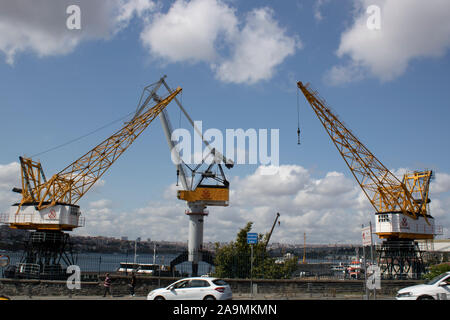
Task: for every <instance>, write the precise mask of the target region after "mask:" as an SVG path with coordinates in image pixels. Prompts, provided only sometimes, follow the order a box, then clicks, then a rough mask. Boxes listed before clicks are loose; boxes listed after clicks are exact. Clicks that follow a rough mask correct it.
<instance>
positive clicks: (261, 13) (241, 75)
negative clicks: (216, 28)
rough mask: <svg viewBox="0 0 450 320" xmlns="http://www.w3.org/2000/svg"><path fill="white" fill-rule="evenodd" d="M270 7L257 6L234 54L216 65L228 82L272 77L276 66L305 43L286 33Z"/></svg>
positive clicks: (235, 46) (242, 32)
mask: <svg viewBox="0 0 450 320" xmlns="http://www.w3.org/2000/svg"><path fill="white" fill-rule="evenodd" d="M273 16H274V12H273V10H272V9H269V8H261V9H254V10H253V11H251V12H250V13H249V14H248V15H247V18H246V23H245V26H244V28H243V29H242V31H241V32H240V33H239V34H238V35H237V36H236V40H235V43H234V45H233V55H232V56H231V57H230V58H228V59H225V61H223V62H221V63H220V64H219V66H218V67H216V76H217V77H218V78H219V79H220V80H222V81H224V82H233V83H249V84H253V83H255V82H258V81H261V80H268V79H270V78H271V77H272V76H273V74H274V72H275V68H276V67H277V66H278V65H280V64H281V63H282V62H283V61H284V60H285V59H286V58H287V57H288V56H290V55H293V54H294V53H295V50H296V49H297V48H300V47H301V42H300V40H298V39H296V38H293V37H289V36H287V35H286V32H285V30H284V29H282V28H281V27H280V26H279V25H278V23H277V21H275V19H274V18H273Z"/></svg>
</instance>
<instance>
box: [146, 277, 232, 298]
mask: <svg viewBox="0 0 450 320" xmlns="http://www.w3.org/2000/svg"><path fill="white" fill-rule="evenodd" d="M231 299H232V293H231V288H230V285H229V284H228V283H226V282H225V281H223V280H222V279H218V278H211V277H194V278H185V279H181V280H178V281H176V282H174V283H172V284H171V285H170V286H168V287H167V288H160V289H155V290H153V291H151V292H150V293H149V294H148V296H147V300H231Z"/></svg>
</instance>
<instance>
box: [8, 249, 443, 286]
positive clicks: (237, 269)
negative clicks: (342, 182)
mask: <svg viewBox="0 0 450 320" xmlns="http://www.w3.org/2000/svg"><path fill="white" fill-rule="evenodd" d="M0 255H4V256H8V257H9V266H7V267H6V266H3V267H0V276H2V277H8V271H11V270H13V269H15V270H16V271H17V270H19V269H20V267H21V266H22V269H23V270H25V269H26V268H29V269H30V268H32V266H24V265H23V262H24V261H23V252H2V253H0ZM177 257H178V255H177V254H173V253H168V254H165V253H158V254H155V255H152V254H139V253H137V254H136V255H134V252H133V254H123V253H121V254H111V253H107V254H106V253H77V254H74V255H73V262H74V264H75V265H77V266H78V267H79V268H80V270H81V272H82V274H83V275H84V278H85V279H91V278H95V277H97V276H99V275H102V276H103V275H104V274H105V273H111V274H128V273H131V272H132V271H137V273H138V274H143V275H144V274H147V275H154V276H167V277H184V276H191V275H192V264H191V263H190V262H188V261H185V262H182V263H180V264H177V265H175V266H174V268H170V265H171V262H172V261H173V260H174V259H176V258H177ZM377 257H378V252H377V254H376V255H375V260H376V261H375V262H376V263H377V264H378V265H379V266H380V267H381V269H382V270H384V271H385V269H386V268H385V265H386V262H385V261H383V260H379V259H377ZM250 260H251V256H250V255H247V254H244V255H239V256H237V255H234V256H232V258H230V259H229V260H227V261H225V262H224V264H222V265H219V266H217V267H216V266H213V265H211V264H208V263H206V262H203V261H200V262H199V264H198V275H218V274H219V275H220V276H221V277H225V278H236V279H248V278H250V277H252V278H255V279H258V278H259V279H331V280H343V279H348V280H352V279H364V261H365V262H366V265H369V264H370V257H369V256H368V253H367V252H366V260H364V257H363V256H350V255H339V254H333V255H329V254H328V255H324V254H323V253H315V252H310V253H307V255H306V256H305V258H304V257H303V256H300V257H299V256H295V255H292V254H287V255H282V256H279V257H276V256H272V257H268V256H264V257H261V256H254V257H253V263H251V261H250ZM445 260H448V254H445V253H438V252H433V254H430V253H425V254H423V261H424V270H423V271H425V272H426V270H427V266H429V265H431V264H436V263H440V262H442V261H445ZM289 261H291V262H290V267H287V264H288V263H289ZM292 261H295V263H294V264H293V263H292ZM392 264H393V263H391V265H392ZM61 265H62V269H63V270H65V268H66V267H67V265H65V263H64V262H63V261H61ZM126 265H128V267H125V266H126ZM133 265H134V266H133ZM151 265H158V266H162V267H161V268H159V269H155V270H153V271H152V270H151V268H152V267H151ZM121 266H122V269H121ZM251 266H253V268H251ZM383 267H384V269H383ZM394 267H395V266H394ZM41 269H42V268H41ZM33 270H34V269H33ZM394 271H395V272H397V273H398V270H394ZM402 272H403V273H404V274H402V277H392V276H391V277H389V276H387V275H386V274H383V273H382V275H381V276H382V279H417V278H420V276H417V274H414V272H415V269H414V268H413V267H412V266H411V267H409V266H408V265H404V266H403V270H402ZM34 273H35V276H36V277H39V276H38V275H39V271H36V270H34Z"/></svg>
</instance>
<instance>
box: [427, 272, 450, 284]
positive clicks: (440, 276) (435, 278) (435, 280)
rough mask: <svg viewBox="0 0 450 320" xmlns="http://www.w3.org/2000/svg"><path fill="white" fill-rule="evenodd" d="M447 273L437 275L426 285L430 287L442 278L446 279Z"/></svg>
mask: <svg viewBox="0 0 450 320" xmlns="http://www.w3.org/2000/svg"><path fill="white" fill-rule="evenodd" d="M446 276H447V273H443V274H441V275H438V276H437V277H434V278H433V279H431V280H430V281H429V282H428V283H427V284H429V285H432V284H435V283H437V282H439V281H440V280H441V279H442V278H444V277H446Z"/></svg>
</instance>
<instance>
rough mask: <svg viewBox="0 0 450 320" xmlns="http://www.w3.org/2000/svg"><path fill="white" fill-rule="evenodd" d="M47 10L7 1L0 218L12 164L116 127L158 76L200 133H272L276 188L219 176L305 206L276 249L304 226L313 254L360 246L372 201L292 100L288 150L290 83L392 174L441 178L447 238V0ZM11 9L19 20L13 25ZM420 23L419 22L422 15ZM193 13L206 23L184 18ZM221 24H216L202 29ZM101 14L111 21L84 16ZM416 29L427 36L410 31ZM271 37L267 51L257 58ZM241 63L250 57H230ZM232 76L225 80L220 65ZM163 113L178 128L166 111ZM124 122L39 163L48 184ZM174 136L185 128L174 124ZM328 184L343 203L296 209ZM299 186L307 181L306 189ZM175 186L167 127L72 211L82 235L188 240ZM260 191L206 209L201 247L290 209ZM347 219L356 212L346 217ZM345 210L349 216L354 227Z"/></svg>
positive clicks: (240, 175) (156, 126)
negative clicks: (168, 229)
mask: <svg viewBox="0 0 450 320" xmlns="http://www.w3.org/2000/svg"><path fill="white" fill-rule="evenodd" d="M40 1H41V2H42V3H41V7H42V8H46V10H39V9H30V8H29V7H27V1H24V2H14V4H11V3H10V2H8V1H0V30H1V31H2V32H0V106H1V107H0V119H1V125H0V136H2V137H3V138H2V139H1V140H0V147H1V150H2V151H1V152H0V165H2V167H0V169H1V170H0V180H1V179H3V181H0V186H2V189H1V191H0V192H2V193H3V194H2V196H0V204H1V206H2V207H1V208H0V211H6V210H8V206H9V204H10V203H9V202H8V201H10V200H11V199H12V198H11V197H12V196H13V195H9V194H8V195H6V193H7V192H9V189H10V188H9V186H6V185H7V183H9V182H11V181H14V179H15V178H14V177H13V175H15V174H17V173H18V172H17V166H8V165H10V164H11V163H14V162H17V161H18V157H19V156H20V155H27V156H31V155H33V154H37V153H40V152H42V151H44V150H47V149H49V148H52V147H55V146H57V145H60V144H62V143H65V142H67V141H69V140H71V139H74V138H77V137H79V136H82V135H84V134H86V133H88V132H91V131H92V130H95V129H97V128H99V127H101V126H103V125H105V124H107V123H110V122H112V121H114V120H117V119H119V118H120V117H122V116H124V115H126V114H128V113H129V112H131V111H133V110H134V109H135V108H136V106H137V103H138V99H139V96H140V94H141V91H142V89H143V87H144V86H146V85H148V84H150V83H153V82H155V81H157V80H158V79H159V78H160V77H161V76H162V75H164V74H166V75H167V76H168V83H169V84H170V85H171V86H173V87H176V86H181V87H182V88H183V94H182V101H183V104H184V105H185V107H186V108H187V109H188V111H189V113H190V115H191V116H192V118H193V119H195V120H202V121H203V128H204V129H207V128H217V129H220V130H225V129H237V128H243V129H244V130H246V129H249V128H255V129H279V130H280V144H279V146H280V164H281V165H282V166H286V168H285V169H286V176H280V177H278V178H274V179H275V180H274V181H278V182H279V183H280V184H277V183H275V182H274V181H272V180H260V179H259V178H261V177H258V174H257V167H258V165H242V166H237V167H236V168H234V169H233V170H231V171H228V170H227V172H226V173H227V175H228V178H229V179H230V181H232V185H231V188H232V189H233V182H235V185H236V186H237V190H243V189H241V188H243V186H249V187H250V188H256V190H257V188H258V187H259V185H252V184H251V183H252V182H254V183H262V184H266V185H270V184H271V183H273V184H274V186H279V185H281V186H282V187H281V189H282V190H286V193H285V194H283V196H286V197H288V198H289V197H290V198H289V199H288V198H286V199H288V200H286V201H287V202H286V203H285V204H286V205H287V204H292V206H293V207H295V206H298V208H292V209H291V210H289V209H286V213H285V223H284V226H285V228H284V230H283V228H281V229H280V231H279V235H278V238H276V237H275V236H276V235H275V234H274V241H289V242H302V234H303V232H304V231H305V230H306V232H309V233H311V234H316V235H315V236H311V241H312V242H316V243H334V242H337V241H339V242H353V243H358V241H359V238H360V233H359V228H360V225H361V222H362V223H367V222H368V221H369V219H373V215H372V214H371V212H372V210H371V208H370V206H368V203H366V205H367V206H366V207H364V209H362V208H360V207H358V204H357V200H356V199H357V198H358V197H359V196H360V194H359V193H358V192H357V191H359V190H358V189H357V188H356V187H357V186H356V184H355V182H354V181H353V178H352V176H351V174H350V171H349V170H348V169H347V167H346V166H345V163H344V161H343V160H342V158H341V157H340V155H339V154H338V152H337V150H336V149H335V147H334V146H333V145H332V143H331V141H330V139H329V137H328V136H327V134H326V132H325V130H324V129H323V127H322V126H321V124H320V122H319V121H318V119H317V118H316V116H315V115H314V113H313V112H312V110H311V108H310V107H309V105H307V104H306V101H305V99H304V97H303V96H302V95H301V94H299V101H300V124H301V130H302V137H301V139H302V144H301V146H298V145H297V135H296V130H297V90H296V81H303V82H311V84H312V85H313V86H314V87H315V88H316V89H318V90H319V92H320V93H321V95H322V96H323V97H324V98H325V99H326V100H327V102H328V104H329V105H330V106H332V108H333V110H334V111H335V112H336V113H337V114H338V115H339V116H340V118H341V119H342V120H343V121H344V122H345V123H346V124H347V125H348V127H349V128H350V129H351V130H352V131H353V132H354V133H355V134H356V135H357V136H358V137H359V138H360V139H361V141H362V142H363V143H365V144H366V146H367V147H368V148H369V149H370V150H371V151H372V152H373V153H374V154H375V155H376V156H377V157H378V158H379V159H380V160H381V161H382V162H383V163H384V164H385V165H386V166H387V167H388V168H390V169H392V170H394V171H395V170H401V169H402V168H403V169H409V170H416V169H417V170H420V169H426V168H429V169H433V170H435V172H436V173H437V174H440V176H439V177H438V178H437V179H436V181H435V183H436V184H439V185H438V186H437V187H436V188H435V190H437V191H438V192H437V193H436V198H437V199H438V201H437V204H436V205H435V208H434V207H432V209H435V210H436V215H435V216H436V217H437V218H438V219H439V221H437V224H440V225H444V227H445V228H446V230H448V228H449V227H450V219H449V218H448V213H447V211H446V204H450V194H449V191H450V182H449V181H450V176H449V174H450V162H449V161H448V160H449V155H450V154H449V148H448V142H447V140H448V138H450V130H449V127H448V125H447V119H448V118H449V115H450V114H449V113H450V108H449V107H450V105H449V101H450V90H448V88H449V84H450V73H449V70H450V56H449V52H448V48H449V47H450V40H449V39H450V34H449V32H448V30H449V28H448V26H449V22H448V19H443V18H442V15H441V14H440V12H441V11H445V10H443V9H445V8H446V9H447V12H448V9H449V7H448V4H447V3H446V2H445V1H444V2H443V1H439V0H434V2H436V3H435V7H434V8H435V9H434V10H433V9H431V8H428V9H426V10H424V9H423V8H422V7H423V6H424V5H423V4H422V3H421V2H420V1H410V2H405V1H398V2H394V1H392V0H390V1H371V2H370V1H365V0H346V1H333V0H328V1H326V0H322V1H313V0H305V1H300V0H298V1H282V2H280V1H237V0H236V1H231V0H230V1H218V0H193V1H180V0H178V1H164V2H153V1H149V0H141V1H138V0H133V1H131V0H129V1H125V0H124V1H119V0H117V1H110V2H108V4H105V3H106V2H102V1H92V2H89V1H80V0H79V1H61V2H58V4H56V2H55V1H50V0H46V1H44V0H40ZM29 3H31V2H30V1H29V2H28V4H29ZM69 4H78V5H79V6H80V8H81V13H82V16H81V17H82V20H81V22H82V25H81V30H67V28H66V25H65V19H66V18H67V14H65V12H64V9H65V8H66V7H67V6H68V5H69ZM369 4H377V5H379V6H380V7H381V13H382V14H381V29H380V30H378V31H372V30H364V28H361V21H365V19H367V17H368V15H367V14H366V13H365V10H364V8H366V7H367V6H368V5H369ZM402 6H403V7H402ZM38 7H39V6H38ZM431 7H433V6H431ZM2 8H3V10H2ZM27 8H28V9H29V10H27ZM177 8H178V11H177ZM206 9H207V10H206ZM10 10H11V12H12V10H13V11H14V12H15V14H14V15H8V13H9V11H10ZM61 10H63V11H62V13H61ZM127 10H128V11H127ZM202 10H205V11H202ZM44 11H45V12H44ZM417 12H423V17H422V16H421V18H420V19H417V18H416V17H417V16H416V15H417ZM197 14H198V17H200V18H197V19H192V20H189V18H190V17H191V18H192V17H193V16H195V15H197ZM215 14H216V15H217V18H216V19H204V20H205V21H203V18H202V17H204V16H205V15H210V16H211V17H214V15H215ZM96 15H97V16H102V17H107V18H108V19H106V20H101V19H97V20H96V19H94V18H92V17H95V16H96ZM392 16H395V17H396V18H395V19H393V18H392ZM176 17H178V18H180V17H182V18H183V19H187V20H188V21H187V22H186V23H187V25H189V26H190V27H191V28H192V30H190V29H189V28H187V27H186V25H183V24H182V23H181V25H175V26H173V25H172V27H173V28H172V29H171V28H168V27H167V26H169V24H167V23H168V21H172V22H173V21H180V20H170V18H176ZM53 18H54V21H53V20H52V19H53ZM441 18H442V20H439V19H441ZM14 19H16V20H14ZM196 23H197V24H198V25H197V24H196ZM233 23H234V24H233ZM409 24H410V25H409ZM424 26H425V27H424ZM59 28H61V30H59ZM196 28H197V29H196ZM424 28H425V29H426V30H425V31H427V32H429V33H426V34H422V33H421V32H416V30H418V29H420V30H423V29H424ZM161 30H164V31H163V32H162V31H161ZM445 30H447V31H445ZM6 31H9V32H8V33H6ZM175 31H176V32H175ZM190 31H193V32H190ZM183 32H186V34H183ZM370 32H372V34H371V33H370ZM373 32H378V34H377V35H376V36H373ZM427 35H433V36H427ZM177 37H179V38H177ZM258 37H260V38H258ZM177 39H180V40H179V41H178V40H177ZM267 39H269V40H273V41H269V43H268V44H267V46H265V47H264V46H263V43H264V41H265V40H267ZM259 40H261V41H259ZM263 40H264V41H263ZM252 41H255V44H256V45H251V44H253V43H252ZM46 42H47V43H46ZM259 44H261V48H258V45H259ZM191 45H193V47H192V48H190V46H191ZM188 48H190V49H189V50H188ZM424 48H425V49H424ZM208 50H209V51H211V52H209V51H208ZM270 50H272V51H271V55H270V57H269V58H267V57H264V56H263V57H261V60H258V59H259V58H258V57H259V54H260V53H261V52H262V51H270ZM208 52H209V53H208ZM236 53H246V54H247V55H248V57H250V58H249V59H248V61H245V59H244V58H242V56H245V55H239V58H240V59H236V57H238V55H237V54H236ZM253 55H254V57H255V58H254V59H253V58H252V57H253ZM245 57H247V56H245ZM264 59H266V60H264ZM238 60H239V61H238ZM254 60H257V61H258V62H259V63H255V64H253V62H254ZM274 61H275V62H274ZM237 62H239V63H240V64H237ZM225 66H227V67H229V68H230V69H221V67H223V68H224V67H225ZM236 66H238V67H236ZM270 66H272V67H270ZM224 70H225V71H227V70H231V72H228V73H226V72H224ZM168 110H169V113H170V115H171V117H172V122H173V123H174V126H175V127H178V124H179V123H180V122H179V112H178V110H177V108H176V106H175V104H171V105H169V107H168ZM120 124H121V123H120V122H119V123H116V124H115V125H112V126H109V127H107V128H105V129H103V130H101V131H99V132H97V133H95V134H93V135H90V136H88V137H86V138H84V139H82V140H80V141H78V142H76V143H73V144H70V145H69V146H66V147H63V148H60V149H57V150H54V151H52V152H48V153H46V154H42V155H40V156H39V157H38V159H40V160H41V162H42V165H43V167H44V170H45V172H46V174H47V176H49V175H51V174H53V173H56V172H58V171H59V170H61V169H62V168H64V167H65V166H67V165H68V164H70V163H71V162H72V161H74V160H75V159H77V158H78V157H79V156H81V155H82V154H84V153H85V152H87V151H88V150H90V149H91V148H92V147H93V146H95V145H96V144H97V143H99V142H101V141H102V140H103V139H104V138H106V137H108V136H109V135H110V134H111V133H113V132H114V131H115V130H117V129H118V128H119V127H120ZM181 125H182V126H184V127H185V126H187V125H188V124H187V122H186V121H185V120H184V119H182V120H181ZM333 172H334V173H337V176H338V177H339V179H338V180H337V181H336V185H335V190H336V191H333V190H331V191H330V192H331V193H332V194H333V195H341V196H342V195H345V194H346V193H345V192H349V193H350V194H349V198H351V199H352V201H349V202H348V203H343V204H339V205H337V207H336V208H333V207H326V208H325V207H324V208H315V209H314V210H312V209H309V208H308V207H307V203H302V202H299V200H298V194H297V191H298V192H300V191H301V190H302V189H301V188H303V187H305V185H309V186H311V185H313V186H314V185H318V184H320V183H321V182H323V181H325V180H326V179H327V177H330V175H329V174H330V173H333ZM331 176H333V175H331ZM286 177H287V178H286ZM18 178H19V177H17V179H18ZM303 178H304V179H305V181H306V182H305V183H304V184H300V185H299V184H298V181H300V180H302V179H303ZM175 179H176V172H175V169H174V166H173V164H172V163H171V161H170V153H169V150H168V148H167V144H166V142H165V139H164V136H163V132H162V128H161V125H160V123H159V121H155V122H154V123H152V125H151V126H150V127H149V128H148V129H147V130H146V131H145V132H144V133H143V135H142V136H141V137H140V138H139V139H138V140H137V141H136V142H135V143H134V144H133V145H132V146H131V147H130V149H129V150H127V152H126V153H125V154H124V155H123V156H122V157H121V158H120V159H119V160H118V161H117V162H116V163H115V164H114V165H113V167H112V168H111V169H110V170H109V171H108V172H107V173H106V174H105V176H104V177H103V180H104V181H103V182H102V183H101V184H100V185H99V186H98V187H96V188H95V189H94V190H93V191H92V192H91V193H88V194H87V195H86V196H85V197H84V199H83V200H82V202H81V203H80V204H81V205H82V208H86V209H84V212H85V215H86V227H85V228H84V229H83V228H81V229H83V230H81V229H80V230H79V231H78V230H77V232H79V233H80V234H91V235H98V234H105V235H111V236H121V235H128V236H129V237H130V238H133V237H134V236H141V237H144V238H155V239H166V238H167V240H174V239H175V238H177V239H178V238H181V239H184V238H186V236H185V235H186V234H187V217H185V216H184V215H183V214H182V212H184V204H183V203H179V201H177V200H176V199H175V193H173V198H172V197H171V194H170V190H172V189H171V188H173V186H172V187H171V185H173V183H174V182H175ZM277 179H278V180H277ZM340 179H341V180H340ZM347 184H348V185H349V186H350V187H349V189H345V186H346V185H347ZM295 188H297V189H295ZM281 189H280V190H281ZM168 190H169V191H168ZM339 190H341V191H342V193H341V192H340V191H339ZM265 192H269V193H270V191H267V190H266V189H264V190H261V193H259V194H258V193H255V194H254V195H253V198H252V199H251V200H249V201H248V203H246V202H245V201H244V199H238V197H237V196H236V197H237V198H236V199H237V201H236V204H234V205H232V206H231V207H230V208H210V212H211V214H210V217H209V218H208V220H207V222H206V224H207V225H206V227H205V240H206V241H229V240H231V239H233V237H234V236H235V234H236V232H237V231H238V229H239V228H241V227H242V226H243V225H244V224H245V221H253V220H258V221H260V222H259V223H257V224H256V225H255V229H256V230H255V231H257V232H265V231H267V230H268V229H269V228H270V226H271V221H273V219H274V216H275V214H276V212H277V211H279V210H281V209H280V207H282V208H284V207H283V206H280V207H277V206H276V205H275V204H274V203H272V204H271V203H267V202H265V201H266V199H265V198H266V194H265ZM277 192H278V191H274V193H277ZM334 193H335V194H334ZM431 197H432V199H434V198H433V194H432V195H431ZM295 199H297V200H295ZM231 201H233V198H232V199H231ZM290 201H291V202H290ZM367 202H368V201H367ZM432 203H433V202H432ZM171 208H172V209H171ZM228 209H229V210H228ZM177 210H178V211H177ZM227 210H228V211H227ZM346 211H348V212H350V215H349V213H345V214H344V213H342V215H341V217H340V216H339V215H340V213H339V212H346ZM155 212H159V213H155ZM364 212H365V213H364ZM160 214H161V215H162V216H160ZM164 214H166V218H169V217H176V219H175V218H174V219H175V220H174V221H176V222H174V224H175V223H177V226H179V228H180V230H181V234H182V236H181V237H175V238H171V237H169V236H167V235H166V234H165V233H164V232H159V231H158V230H160V229H161V228H158V227H157V226H158V225H159V224H163V223H164V217H163V215H164ZM351 214H353V215H354V217H357V219H355V222H353V224H352V223H350V222H349V218H350V219H351V217H352V216H351ZM432 214H433V212H432ZM281 215H282V216H281V221H282V224H283V212H281ZM149 216H153V217H154V219H151V218H149ZM121 219H125V220H128V221H129V223H128V225H126V226H125V225H123V223H121V221H125V220H121ZM158 219H159V220H158ZM90 221H91V222H92V223H93V224H91V225H90V226H89V224H90ZM292 234H296V235H295V236H292ZM446 237H448V233H447V234H446Z"/></svg>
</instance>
